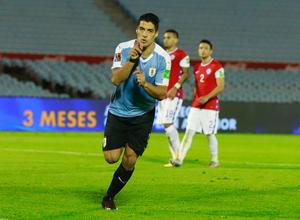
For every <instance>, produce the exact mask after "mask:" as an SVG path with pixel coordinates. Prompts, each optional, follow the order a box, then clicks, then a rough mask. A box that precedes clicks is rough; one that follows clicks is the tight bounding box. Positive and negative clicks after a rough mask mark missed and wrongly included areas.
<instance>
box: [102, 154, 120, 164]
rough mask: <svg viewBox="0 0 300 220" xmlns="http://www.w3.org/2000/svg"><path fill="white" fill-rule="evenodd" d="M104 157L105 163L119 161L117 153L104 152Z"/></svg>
mask: <svg viewBox="0 0 300 220" xmlns="http://www.w3.org/2000/svg"><path fill="white" fill-rule="evenodd" d="M104 158H105V160H106V162H107V163H109V164H114V163H116V162H118V161H119V159H120V156H119V155H113V154H104Z"/></svg>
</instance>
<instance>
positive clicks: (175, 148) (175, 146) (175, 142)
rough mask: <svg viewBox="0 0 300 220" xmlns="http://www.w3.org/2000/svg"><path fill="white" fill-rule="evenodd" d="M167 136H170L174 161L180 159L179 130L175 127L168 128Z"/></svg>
mask: <svg viewBox="0 0 300 220" xmlns="http://www.w3.org/2000/svg"><path fill="white" fill-rule="evenodd" d="M166 135H167V136H168V140H169V144H170V150H171V153H172V159H179V152H180V140H179V135H178V131H177V129H176V128H175V127H174V125H171V126H169V127H167V128H166Z"/></svg>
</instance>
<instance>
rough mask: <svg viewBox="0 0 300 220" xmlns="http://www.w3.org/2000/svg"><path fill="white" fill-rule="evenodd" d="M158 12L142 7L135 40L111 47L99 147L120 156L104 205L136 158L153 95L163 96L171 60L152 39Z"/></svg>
mask: <svg viewBox="0 0 300 220" xmlns="http://www.w3.org/2000/svg"><path fill="white" fill-rule="evenodd" d="M158 26H159V18H158V17H157V16H156V15H155V14H152V13H147V14H144V15H142V16H141V17H140V18H139V21H138V25H137V28H136V36H137V38H136V39H135V40H130V41H127V42H123V43H120V44H119V45H118V46H117V48H116V51H115V56H114V62H113V66H112V77H111V81H112V83H113V84H114V85H115V91H114V93H113V95H112V97H111V103H110V105H109V113H108V117H107V122H106V127H105V131H104V140H103V152H104V157H105V160H106V161H107V162H108V163H110V164H112V163H116V162H117V161H118V160H119V159H120V157H122V162H121V163H120V166H119V167H118V169H117V170H116V171H115V173H114V175H113V178H112V181H111V183H110V186H109V188H108V190H107V192H106V194H105V195H104V197H103V200H102V207H103V208H104V209H116V205H115V203H114V197H115V195H116V194H117V193H118V192H119V191H120V190H121V189H122V188H123V187H124V186H125V184H126V183H127V182H128V180H129V179H130V177H131V175H132V173H133V171H134V167H135V163H136V160H137V158H138V157H139V156H141V155H142V154H143V152H144V150H145V148H146V147H147V144H148V139H149V136H150V133H151V130H152V126H153V120H154V113H155V102H156V99H158V100H162V99H164V98H165V97H166V94H167V87H168V84H169V75H170V68H171V60H170V56H169V54H168V53H167V52H166V51H165V50H164V49H162V48H161V47H160V46H159V45H158V44H156V43H155V42H154V40H155V39H156V38H157V36H158Z"/></svg>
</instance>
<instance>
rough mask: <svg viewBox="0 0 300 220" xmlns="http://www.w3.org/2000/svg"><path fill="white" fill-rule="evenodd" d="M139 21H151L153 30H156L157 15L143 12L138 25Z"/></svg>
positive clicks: (157, 23) (157, 25) (157, 24)
mask: <svg viewBox="0 0 300 220" xmlns="http://www.w3.org/2000/svg"><path fill="white" fill-rule="evenodd" d="M141 21H146V22H151V23H152V24H153V25H154V27H155V31H158V27H159V18H158V17H157V15H155V14H153V13H146V14H143V15H141V16H140V18H139V20H138V25H139V24H140V22H141Z"/></svg>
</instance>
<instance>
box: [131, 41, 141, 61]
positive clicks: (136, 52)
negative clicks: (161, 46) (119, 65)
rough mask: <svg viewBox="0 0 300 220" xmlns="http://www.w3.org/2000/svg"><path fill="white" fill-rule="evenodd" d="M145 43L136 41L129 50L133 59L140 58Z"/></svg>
mask: <svg viewBox="0 0 300 220" xmlns="http://www.w3.org/2000/svg"><path fill="white" fill-rule="evenodd" d="M143 49H144V45H143V44H142V43H139V42H138V41H135V43H134V46H133V48H132V49H131V50H130V51H129V56H130V59H131V60H136V59H138V58H139V57H140V56H141V55H142V53H143Z"/></svg>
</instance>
